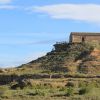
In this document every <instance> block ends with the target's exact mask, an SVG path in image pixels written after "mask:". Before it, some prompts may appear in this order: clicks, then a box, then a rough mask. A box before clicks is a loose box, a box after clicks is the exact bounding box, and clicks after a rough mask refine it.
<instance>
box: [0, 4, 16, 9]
mask: <svg viewBox="0 0 100 100" xmlns="http://www.w3.org/2000/svg"><path fill="white" fill-rule="evenodd" d="M16 8H17V7H16V6H13V5H1V6H0V10H13V9H16Z"/></svg>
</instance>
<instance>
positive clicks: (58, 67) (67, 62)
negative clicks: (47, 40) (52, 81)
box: [18, 42, 100, 75]
mask: <svg viewBox="0 0 100 100" xmlns="http://www.w3.org/2000/svg"><path fill="white" fill-rule="evenodd" d="M99 61H100V50H99V49H98V45H97V44H96V45H94V44H93V45H92V44H90V43H66V42H64V43H57V44H55V45H54V49H53V50H52V51H51V52H49V53H47V54H46V55H45V56H43V57H40V58H38V59H36V60H33V61H31V62H29V63H27V64H24V65H22V66H20V67H18V68H23V69H24V68H25V69H27V68H30V69H33V70H42V71H50V72H63V73H72V74H75V73H80V74H92V75H98V74H99V73H100V62H99Z"/></svg>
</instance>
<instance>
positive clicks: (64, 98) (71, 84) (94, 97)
mask: <svg viewBox="0 0 100 100" xmlns="http://www.w3.org/2000/svg"><path fill="white" fill-rule="evenodd" d="M29 81H30V84H27V85H26V86H25V87H23V88H21V87H19V86H17V85H16V82H12V83H10V84H8V85H2V86H0V100H100V79H99V78H95V79H93V78H91V79H87V78H76V79H74V78H67V79H65V78H59V79H34V80H33V79H30V80H29ZM14 86H15V87H14Z"/></svg>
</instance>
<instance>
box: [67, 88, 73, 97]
mask: <svg viewBox="0 0 100 100" xmlns="http://www.w3.org/2000/svg"><path fill="white" fill-rule="evenodd" d="M73 94H74V89H73V88H72V87H69V88H68V89H67V94H66V95H67V96H72V95H73Z"/></svg>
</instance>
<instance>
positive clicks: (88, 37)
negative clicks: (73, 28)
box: [69, 32, 100, 42]
mask: <svg viewBox="0 0 100 100" xmlns="http://www.w3.org/2000/svg"><path fill="white" fill-rule="evenodd" d="M69 41H70V42H100V33H87V32H71V34H70V39H69Z"/></svg>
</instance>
